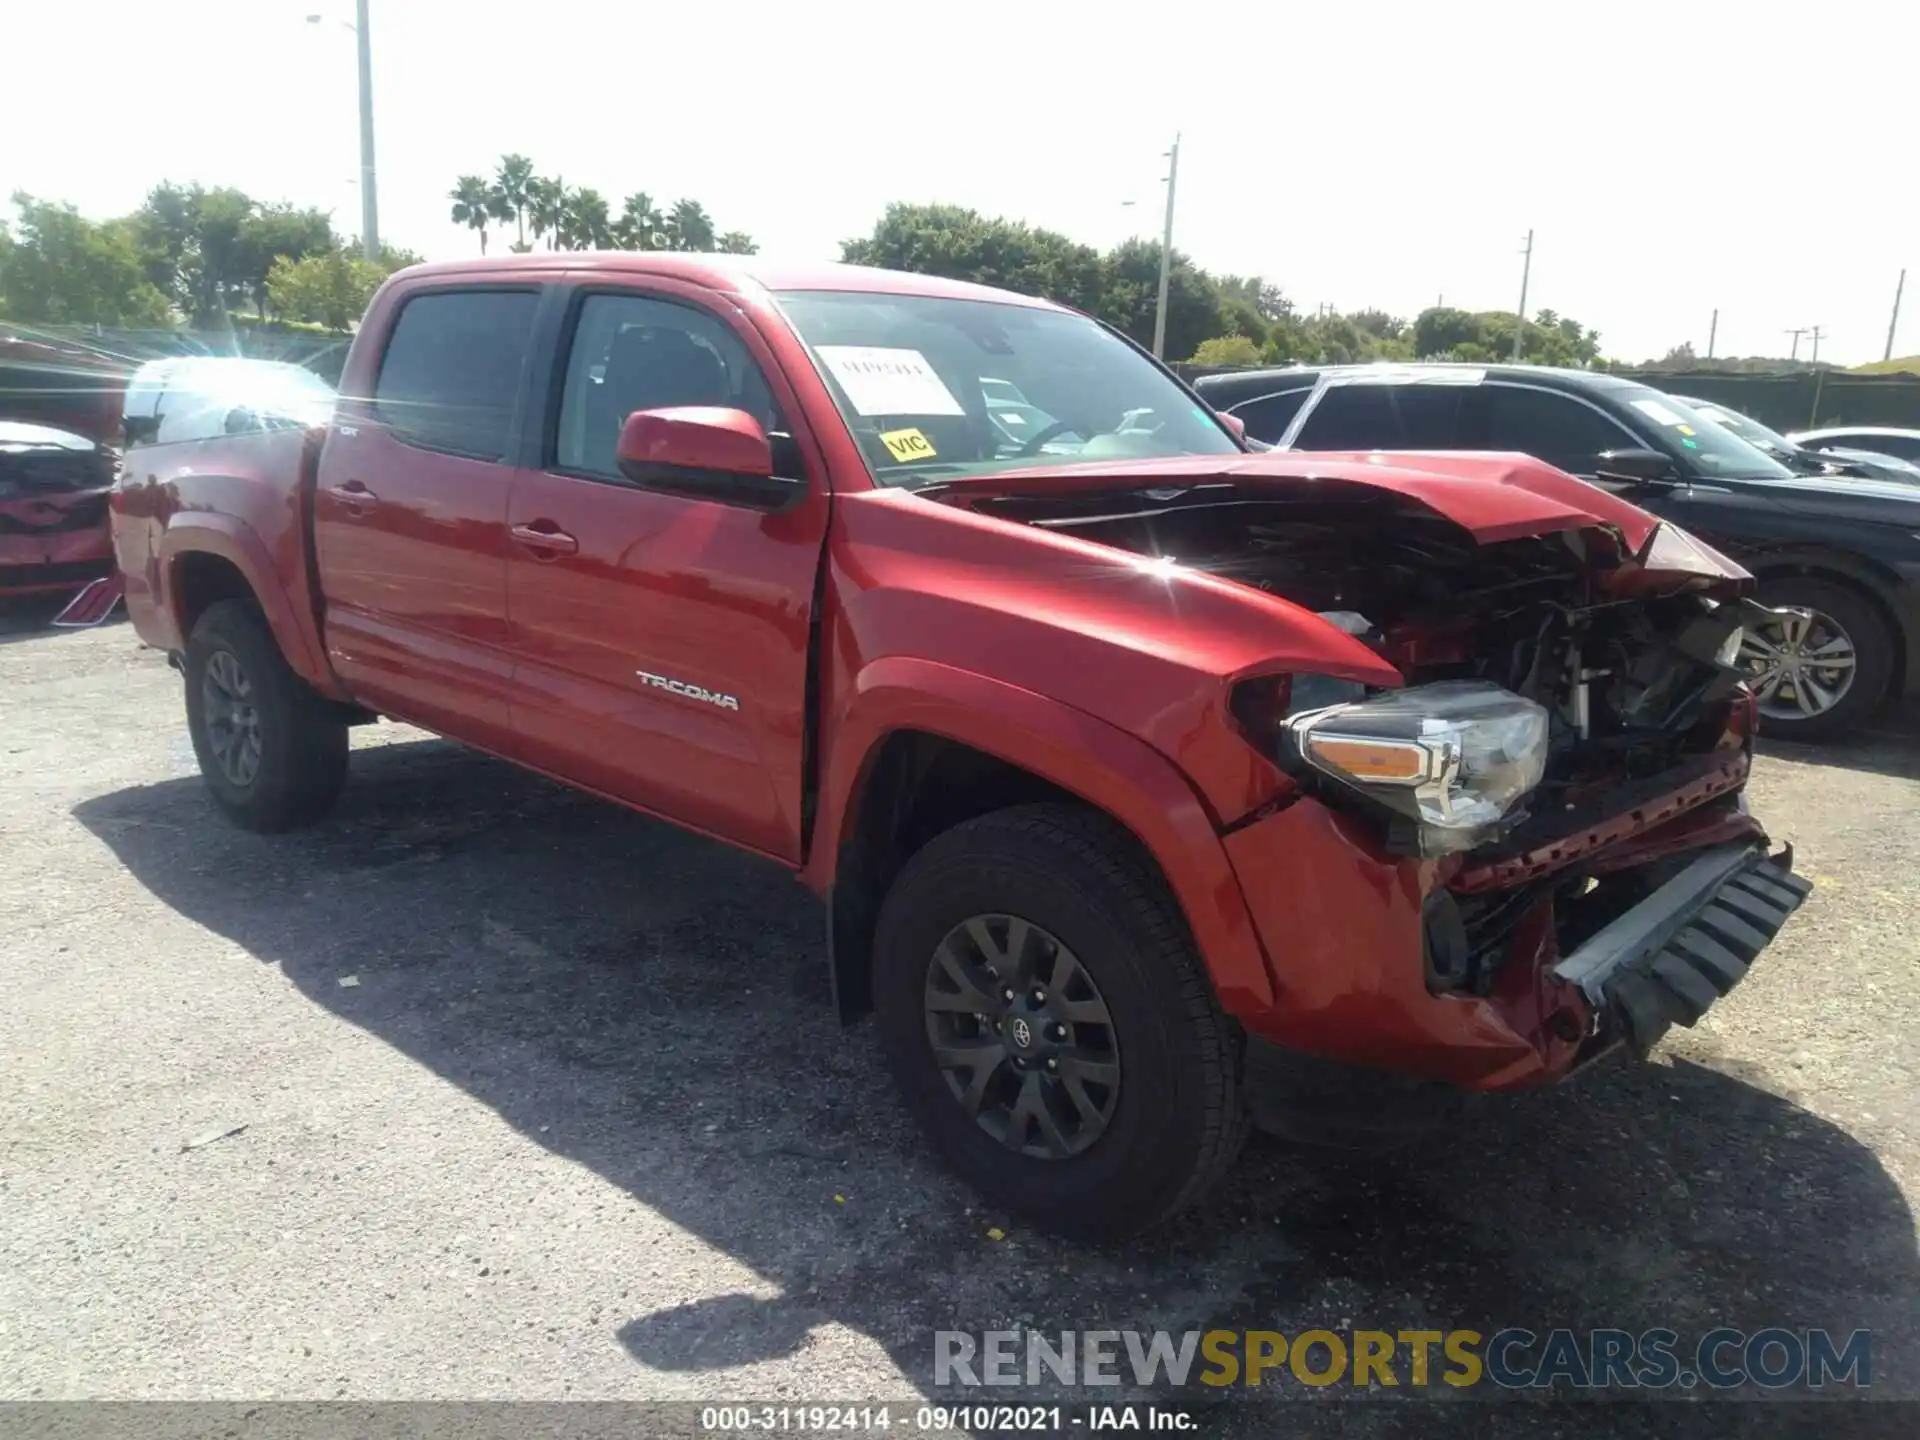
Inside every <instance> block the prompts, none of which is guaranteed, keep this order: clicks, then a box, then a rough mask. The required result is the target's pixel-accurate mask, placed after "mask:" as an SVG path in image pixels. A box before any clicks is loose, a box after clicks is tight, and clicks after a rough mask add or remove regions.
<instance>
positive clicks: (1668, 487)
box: [1195, 365, 1920, 740]
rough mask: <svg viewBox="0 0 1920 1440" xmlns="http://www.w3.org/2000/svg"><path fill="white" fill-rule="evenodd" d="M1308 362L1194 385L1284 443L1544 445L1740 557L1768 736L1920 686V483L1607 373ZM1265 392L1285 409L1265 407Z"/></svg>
mask: <svg viewBox="0 0 1920 1440" xmlns="http://www.w3.org/2000/svg"><path fill="white" fill-rule="evenodd" d="M1300 373H1301V372H1298V371H1285V370H1272V371H1264V372H1238V373H1235V374H1231V375H1223V376H1207V377H1203V378H1202V379H1200V380H1199V381H1197V382H1196V386H1195V388H1196V389H1197V391H1198V392H1199V394H1200V395H1201V396H1202V397H1203V398H1204V399H1205V400H1206V401H1207V403H1208V404H1210V405H1213V406H1214V407H1215V408H1216V409H1220V410H1226V411H1230V412H1231V413H1235V414H1238V415H1239V416H1240V417H1241V418H1242V420H1243V421H1244V423H1245V424H1246V426H1247V431H1248V433H1249V434H1250V435H1253V436H1255V437H1256V438H1259V439H1262V440H1269V441H1272V442H1273V443H1275V444H1276V445H1277V446H1278V447H1279V448H1281V449H1292V450H1511V451H1519V452H1521V453H1523V454H1527V455H1533V456H1536V457H1538V458H1539V459H1542V460H1545V461H1546V462H1547V463H1549V464H1551V465H1554V466H1557V467H1558V468H1559V469H1562V470H1565V471H1567V472H1568V473H1570V474H1573V475H1577V476H1580V477H1582V478H1583V479H1587V480H1591V481H1594V482H1595V483H1597V484H1601V485H1604V486H1606V487H1607V488H1608V489H1611V490H1615V491H1619V492H1621V493H1623V494H1624V495H1626V497H1627V498H1629V499H1631V500H1632V501H1633V502H1634V503H1635V504H1637V505H1639V506H1641V507H1643V508H1644V509H1647V510H1649V511H1651V512H1653V513H1654V514H1655V515H1658V516H1660V517H1661V518H1662V519H1664V520H1669V521H1672V522H1673V523H1674V524H1676V525H1679V526H1681V527H1682V528H1684V529H1686V530H1689V531H1691V532H1693V533H1695V534H1697V535H1699V536H1701V537H1702V538H1704V539H1706V540H1707V541H1709V542H1710V543H1712V544H1713V545H1715V546H1717V547H1719V548H1720V549H1721V550H1723V551H1725V552H1726V553H1727V554H1729V555H1731V556H1733V557H1734V558H1736V559H1737V560H1739V562H1740V563H1741V564H1743V565H1745V566H1746V567H1747V568H1748V569H1749V570H1751V571H1752V572H1753V573H1754V575H1755V576H1756V577H1757V578H1758V579H1759V582H1760V584H1759V590H1758V594H1757V597H1756V598H1758V599H1759V600H1760V602H1761V603H1762V604H1764V605H1768V606H1772V607H1774V608H1776V609H1778V610H1780V611H1781V612H1782V613H1781V614H1780V616H1779V619H1778V620H1777V621H1776V622H1773V623H1771V624H1769V625H1767V626H1765V627H1763V628H1762V629H1760V630H1759V631H1757V632H1754V633H1750V634H1749V636H1748V640H1747V644H1746V648H1745V649H1744V650H1743V651H1742V656H1743V659H1744V661H1745V663H1746V664H1747V666H1748V668H1750V669H1751V670H1752V671H1753V674H1754V686H1755V689H1756V691H1757V693H1758V695H1759V698H1760V709H1761V714H1762V716H1763V717H1764V720H1765V724H1766V728H1767V730H1768V731H1769V733H1771V734H1774V735H1778V736H1782V737H1792V738H1798V739H1809V740H1810V739H1818V738H1824V737H1826V736H1830V735H1833V734H1836V733H1838V732H1839V731H1842V730H1845V729H1847V728H1849V727H1851V726H1853V725H1855V724H1857V723H1859V722H1860V721H1861V720H1863V719H1865V718H1866V717H1867V715H1869V714H1870V713H1871V712H1872V711H1873V710H1874V709H1875V708H1876V707H1877V706H1878V705H1879V703H1880V702H1881V701H1882V700H1883V699H1885V698H1886V697H1887V696H1888V695H1889V694H1895V693H1909V692H1911V691H1914V690H1916V689H1920V488H1916V487H1914V486H1912V485H1907V484H1902V483H1899V482H1894V481H1879V480H1865V479H1851V478H1846V477H1842V476H1832V475H1828V476H1821V477H1817V478H1816V477H1810V476H1796V475H1794V474H1793V472H1792V471H1790V470H1788V469H1787V468H1786V467H1785V466H1784V465H1782V464H1780V463H1779V462H1778V461H1776V460H1774V459H1772V458H1771V457H1769V456H1767V455H1765V454H1763V453H1762V452H1760V451H1759V450H1756V449H1755V448H1754V447H1753V446H1751V445H1749V444H1747V443H1746V442H1745V441H1744V440H1741V439H1740V438H1739V437H1738V436H1736V435H1733V434H1731V433H1730V432H1728V431H1726V430H1724V429H1722V428H1721V427H1720V426H1718V425H1715V424H1713V423H1712V422H1711V421H1708V420H1706V419H1704V418H1702V417H1701V416H1698V415H1695V414H1694V413H1693V412H1692V411H1691V410H1689V409H1688V408H1687V407H1686V405H1685V404H1684V403H1682V402H1681V401H1678V400H1675V399H1674V398H1673V397H1672V396H1670V395H1665V394H1662V393H1661V392H1660V391H1658V390H1654V389H1651V388H1649V387H1648V386H1645V385H1640V384H1636V383H1634V382H1632V381H1629V380H1622V379H1619V378H1618V377H1615V376H1611V375H1605V374H1597V373H1590V372H1587V371H1581V370H1551V369H1545V368H1536V367H1532V366H1505V365H1490V366H1472V365H1369V366H1352V367H1341V368H1336V369H1327V370H1322V371H1319V372H1317V374H1316V376H1315V383H1314V385H1313V387H1312V389H1311V390H1310V391H1309V392H1308V393H1307V394H1306V395H1304V396H1302V397H1300V398H1299V400H1298V401H1297V402H1296V401H1295V399H1294V396H1293V394H1292V393H1291V391H1290V390H1287V389H1283V388H1282V387H1284V386H1291V385H1292V383H1293V377H1296V376H1298V375H1299V374H1300ZM1229 384H1230V386H1231V391H1230V393H1229V388H1228V387H1229ZM1263 385H1265V386H1268V387H1270V388H1268V389H1265V390H1262V389H1261V386H1263ZM1263 397H1275V398H1276V399H1277V400H1279V401H1281V402H1282V403H1276V404H1275V405H1274V406H1273V409H1272V414H1263V413H1261V412H1260V411H1259V410H1258V408H1257V405H1258V402H1259V401H1260V399H1261V398H1263ZM1289 407H1290V408H1291V411H1292V414H1291V418H1290V419H1289V420H1288V421H1287V422H1286V423H1285V425H1284V428H1281V429H1278V430H1276V429H1275V428H1274V426H1273V420H1274V419H1275V418H1276V417H1277V416H1278V415H1279V414H1280V413H1282V412H1283V411H1284V410H1286V409H1288V408H1289Z"/></svg>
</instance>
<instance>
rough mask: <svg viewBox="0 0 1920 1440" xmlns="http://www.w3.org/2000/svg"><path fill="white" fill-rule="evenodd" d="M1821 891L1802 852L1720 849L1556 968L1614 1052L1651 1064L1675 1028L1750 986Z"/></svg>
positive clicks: (1705, 854)
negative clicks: (1800, 859)
mask: <svg viewBox="0 0 1920 1440" xmlns="http://www.w3.org/2000/svg"><path fill="white" fill-rule="evenodd" d="M1812 888H1813V887H1812V886H1811V885H1810V884H1809V883H1808V882H1807V881H1805V880H1803V879H1801V878H1800V877H1799V876H1798V875H1795V874H1794V873H1793V847H1792V846H1788V847H1786V848H1785V849H1784V850H1782V851H1781V852H1780V853H1779V854H1778V855H1775V856H1769V855H1768V854H1767V853H1766V850H1765V848H1764V847H1762V846H1757V845H1745V844H1732V845H1721V846H1716V847H1715V848H1713V849H1711V850H1707V851H1705V852H1703V853H1702V854H1701V855H1699V856H1698V857H1697V858H1696V859H1694V860H1693V861H1691V862H1690V863H1689V864H1688V865H1687V867H1686V868H1685V869H1684V870H1682V871H1681V872H1680V873H1679V874H1678V875H1676V876H1674V877H1673V879H1671V880H1669V881H1667V883H1666V884H1664V885H1662V886H1661V887H1660V888H1659V889H1658V890H1655V891H1654V892H1653V893H1652V894H1651V895H1649V896H1648V897H1647V898H1646V899H1645V900H1643V901H1641V902H1640V903H1639V904H1638V905H1636V906H1634V907H1633V908H1632V909H1631V910H1629V911H1627V912H1626V913H1625V914H1624V915H1621V916H1620V917H1619V918H1617V919H1615V920H1614V921H1612V922H1611V923H1610V924H1608V925H1606V926H1604V927H1602V928H1601V929H1600V930H1598V931H1597V932H1595V933H1594V934H1593V935H1592V936H1590V937H1589V938H1588V939H1587V940H1586V941H1585V942H1584V943H1583V944H1581V945H1580V946H1579V947H1578V948H1577V949H1576V950H1574V951H1573V953H1572V954H1570V955H1567V956H1566V957H1565V958H1563V959H1562V960H1560V961H1559V962H1558V963H1557V964H1555V965H1554V966H1553V975H1554V978H1555V979H1557V980H1561V981H1564V982H1565V983H1567V984H1570V985H1576V986H1578V987H1579V989H1580V992H1581V994H1583V995H1584V996H1585V997H1586V999H1587V1003H1588V1004H1589V1005H1590V1006H1591V1007H1592V1009H1593V1012H1594V1015H1595V1017H1596V1019H1597V1021H1598V1023H1599V1026H1600V1028H1599V1030H1598V1031H1597V1033H1596V1036H1595V1039H1596V1040H1597V1041H1598V1042H1600V1046H1601V1047H1602V1048H1605V1047H1606V1046H1609V1045H1611V1044H1612V1043H1613V1042H1614V1041H1617V1040H1624V1041H1625V1042H1626V1043H1627V1044H1628V1045H1629V1046H1631V1047H1632V1049H1633V1050H1634V1052H1635V1053H1636V1054H1640V1055H1644V1054H1646V1052H1647V1051H1648V1050H1650V1049H1651V1048H1652V1047H1653V1045H1654V1044H1655V1043H1656V1042H1657V1041H1658V1040H1659V1039H1660V1037H1661V1036H1663V1035H1665V1034H1666V1033H1667V1031H1668V1029H1669V1028H1671V1027H1672V1026H1673V1025H1675V1024H1680V1025H1692V1024H1693V1023H1694V1022H1695V1021H1697V1020H1698V1019H1699V1018H1700V1017H1701V1016H1702V1015H1704V1014H1706V1012H1707V1009H1708V1007H1710V1006H1711V1005H1712V1004H1713V1003H1714V1001H1716V1000H1718V999H1719V998H1720V997H1721V996H1723V995H1725V994H1726V993H1727V992H1728V991H1729V990H1731V989H1733V987H1734V986H1735V985H1737V984H1739V983H1740V981H1741V980H1743V979H1745V978H1746V974H1747V968H1748V967H1749V966H1750V965H1752V964H1753V962H1754V960H1755V959H1756V958H1757V957H1758V956H1759V954H1760V952H1761V951H1762V950H1763V949H1765V948H1766V947H1767V945H1768V944H1769V943H1770V942H1771V941H1772V940H1773V938H1774V936H1776V935H1778V934H1779V933H1780V927H1781V926H1782V925H1784V924H1785V923H1786V921H1787V917H1788V916H1790V915H1792V914H1793V912H1794V911H1795V910H1798V909H1799V908H1800V905H1801V902H1802V901H1804V900H1805V899H1806V898H1807V894H1808V892H1809V891H1810V890H1811V889H1812Z"/></svg>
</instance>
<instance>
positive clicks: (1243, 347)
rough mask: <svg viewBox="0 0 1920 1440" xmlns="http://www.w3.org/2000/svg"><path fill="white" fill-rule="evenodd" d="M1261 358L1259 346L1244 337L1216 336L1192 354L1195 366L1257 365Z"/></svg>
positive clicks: (1205, 341)
mask: <svg viewBox="0 0 1920 1440" xmlns="http://www.w3.org/2000/svg"><path fill="white" fill-rule="evenodd" d="M1263 358H1264V357H1263V356H1262V353H1261V348H1260V346H1259V345H1257V344H1255V343H1254V342H1253V341H1252V340H1250V339H1248V338H1247V337H1246V336H1245V335H1216V336H1214V337H1213V338H1212V339H1211V340H1202V341H1201V342H1200V344H1199V346H1198V347H1197V348H1195V350H1194V352H1193V363H1194V364H1195V365H1258V364H1259V363H1260V362H1261V360H1262V359H1263Z"/></svg>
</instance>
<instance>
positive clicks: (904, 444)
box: [880, 430, 934, 465]
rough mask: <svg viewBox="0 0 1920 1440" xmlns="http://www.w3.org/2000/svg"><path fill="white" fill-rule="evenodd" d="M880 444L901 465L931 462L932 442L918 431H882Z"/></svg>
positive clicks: (932, 454) (932, 453)
mask: <svg viewBox="0 0 1920 1440" xmlns="http://www.w3.org/2000/svg"><path fill="white" fill-rule="evenodd" d="M880 443H881V444H882V445H884V446H886V447H887V453H888V454H889V455H891V456H893V458H894V459H896V460H898V461H900V463H901V464H903V465H904V464H908V463H910V462H912V461H915V460H931V459H933V456H934V449H933V442H932V441H931V440H929V439H927V437H926V436H924V435H922V434H921V433H920V432H919V431H918V430H887V431H884V432H882V434H881V436H880Z"/></svg>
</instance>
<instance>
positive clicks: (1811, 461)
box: [1673, 395, 1920, 485]
mask: <svg viewBox="0 0 1920 1440" xmlns="http://www.w3.org/2000/svg"><path fill="white" fill-rule="evenodd" d="M1673 398H1674V399H1676V400H1678V401H1679V402H1680V403H1681V404H1683V405H1685V406H1686V407H1687V408H1688V409H1689V410H1691V411H1693V413H1694V414H1696V415H1701V416H1704V417H1706V418H1707V419H1709V420H1711V421H1713V423H1714V424H1716V425H1718V426H1719V427H1720V428H1721V429H1722V430H1731V431H1732V432H1733V433H1734V434H1736V435H1738V436H1739V437H1740V438H1741V439H1742V440H1744V441H1746V442H1747V443H1748V444H1749V445H1751V446H1753V448H1754V449H1756V450H1763V451H1765V452H1766V453H1767V454H1769V455H1771V456H1772V457H1773V458H1774V459H1776V460H1778V461H1779V462H1780V463H1781V464H1782V465H1784V466H1786V467H1787V468H1788V469H1789V470H1791V471H1793V473H1794V474H1796V475H1853V476H1858V477H1864V478H1865V479H1868V480H1904V481H1906V482H1907V483H1908V484H1910V485H1912V484H1920V465H1912V464H1909V463H1908V462H1907V461H1905V460H1897V459H1895V458H1894V457H1893V456H1891V455H1876V454H1873V453H1872V452H1871V451H1867V450H1848V449H1844V448H1837V447H1836V448H1831V449H1826V450H1810V449H1808V448H1807V447H1806V446H1804V445H1799V444H1796V443H1794V442H1793V441H1792V440H1789V439H1788V438H1787V437H1786V436H1784V435H1782V434H1781V433H1780V432H1779V431H1778V430H1769V429H1768V428H1767V427H1766V426H1765V425H1762V424H1761V423H1760V422H1759V421H1758V420H1755V419H1754V418H1753V417H1752V416H1751V415H1742V414H1741V413H1740V412H1739V411H1738V410H1729V409H1728V408H1727V407H1726V406H1725V405H1722V404H1721V403H1720V402H1719V401H1717V400H1701V399H1698V398H1696V397H1695V396H1692V395H1675V396H1674V397H1673Z"/></svg>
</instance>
